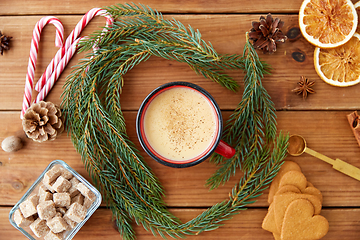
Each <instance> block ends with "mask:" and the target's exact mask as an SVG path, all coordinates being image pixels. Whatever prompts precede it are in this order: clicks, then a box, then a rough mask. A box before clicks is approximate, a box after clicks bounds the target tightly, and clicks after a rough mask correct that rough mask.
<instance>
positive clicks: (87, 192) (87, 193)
mask: <svg viewBox="0 0 360 240" xmlns="http://www.w3.org/2000/svg"><path fill="white" fill-rule="evenodd" d="M76 188H77V189H78V190H79V191H80V192H81V194H82V195H84V196H85V197H86V198H89V199H91V200H95V198H96V196H95V193H93V192H92V191H91V190H90V189H89V188H87V187H86V186H85V185H84V184H83V183H79V184H78V185H77V186H76Z"/></svg>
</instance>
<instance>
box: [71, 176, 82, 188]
mask: <svg viewBox="0 0 360 240" xmlns="http://www.w3.org/2000/svg"><path fill="white" fill-rule="evenodd" d="M70 182H71V185H72V186H74V187H76V185H78V184H79V183H80V181H79V180H78V179H77V178H76V177H73V178H72V179H70Z"/></svg>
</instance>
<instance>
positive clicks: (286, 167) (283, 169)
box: [268, 161, 301, 203]
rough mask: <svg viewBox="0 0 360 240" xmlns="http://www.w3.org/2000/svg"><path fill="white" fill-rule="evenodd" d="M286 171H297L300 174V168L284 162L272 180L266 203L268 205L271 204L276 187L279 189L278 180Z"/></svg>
mask: <svg viewBox="0 0 360 240" xmlns="http://www.w3.org/2000/svg"><path fill="white" fill-rule="evenodd" d="M288 171H299V172H301V168H300V166H299V165H298V164H297V163H295V162H293V161H284V163H283V164H282V166H281V168H280V170H279V172H278V174H277V175H276V176H275V177H274V179H273V180H272V183H271V185H270V189H269V196H268V202H269V203H271V202H272V201H273V197H274V195H275V193H276V192H277V190H278V187H279V182H280V179H281V178H282V176H283V175H284V174H285V173H286V172H288Z"/></svg>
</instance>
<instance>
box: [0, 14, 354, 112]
mask: <svg viewBox="0 0 360 240" xmlns="http://www.w3.org/2000/svg"><path fill="white" fill-rule="evenodd" d="M0 9H1V7H0ZM59 17H60V19H61V21H62V22H63V23H64V26H65V29H66V34H65V35H68V34H69V33H70V31H71V30H72V29H73V27H74V26H75V25H76V23H77V22H78V20H79V19H80V16H59ZM166 17H169V18H170V17H175V18H176V19H178V20H180V21H182V22H183V23H184V24H185V25H187V24H191V25H192V26H193V27H194V28H195V29H200V31H201V33H202V35H203V39H205V40H206V41H211V42H212V44H213V46H214V48H215V49H216V50H217V51H218V52H219V53H223V54H232V53H238V54H241V53H242V49H243V46H244V42H245V32H246V31H248V30H249V29H250V27H251V21H254V20H257V19H258V18H259V15H171V16H166ZM39 18H40V17H39V16H30V17H29V16H26V17H0V26H4V27H3V29H2V31H3V32H4V33H6V34H8V35H10V36H13V37H14V39H13V40H12V42H11V50H10V51H7V52H5V53H4V56H1V57H0V72H1V75H0V109H1V110H19V109H21V105H22V99H23V92H24V84H25V76H26V72H27V64H28V57H29V49H30V41H31V36H32V30H33V26H34V25H35V23H36V22H37V21H38V20H39ZM281 18H282V19H283V20H284V21H285V23H286V24H285V26H284V31H285V32H287V31H288V29H291V28H293V27H297V25H298V23H297V21H298V19H297V15H286V16H281ZM104 21H105V20H104V19H103V18H100V17H98V18H96V19H95V20H94V22H91V23H90V25H89V26H88V27H87V28H86V29H85V31H84V33H83V35H86V34H89V33H90V32H92V31H94V30H95V29H98V28H99V26H101V25H104ZM54 31H55V30H54V28H53V27H52V26H49V27H46V28H45V29H44V31H43V34H42V38H41V41H40V51H39V58H38V65H37V68H36V69H37V70H36V77H39V76H40V75H41V74H42V72H43V71H44V69H45V67H46V66H47V64H48V63H49V62H50V60H51V59H52V57H53V56H54V54H55V52H56V48H55V47H54ZM313 51H314V47H313V46H311V45H310V44H309V43H308V42H306V41H305V40H304V38H302V37H300V38H299V39H298V40H296V41H294V42H290V41H288V42H287V43H285V44H283V45H280V46H279V47H278V51H277V52H276V53H275V54H273V55H264V54H262V53H261V52H259V55H260V57H261V59H262V60H264V61H266V62H267V63H269V64H270V65H271V66H272V67H273V70H272V71H271V73H272V74H271V75H267V76H266V77H265V79H264V80H263V84H264V86H265V87H266V89H267V91H268V92H269V94H270V95H271V97H272V100H273V101H274V103H275V105H276V108H277V109H286V110H292V109H295V110H304V109H311V110H319V109H326V110H331V109H334V110H348V109H352V110H355V109H357V108H358V106H359V103H358V99H357V96H358V95H359V91H360V85H357V86H354V87H349V88H337V87H333V86H330V85H328V84H326V83H325V82H323V81H322V80H321V79H320V78H319V77H318V75H317V74H316V72H315V70H314V67H313ZM293 53H299V54H303V56H304V57H305V60H304V61H303V62H297V61H295V60H294V58H293ZM81 57H83V55H81V54H80V55H77V56H75V57H74V59H73V60H72V61H71V62H70V64H69V65H68V67H67V68H66V69H65V71H64V73H63V74H62V75H61V77H60V79H59V81H58V82H57V84H56V85H55V87H54V88H53V90H52V91H51V93H50V94H49V96H48V97H47V100H48V101H52V102H55V103H60V95H61V93H62V86H63V84H64V83H65V79H66V76H67V75H68V74H69V73H70V72H71V70H72V69H71V66H74V65H75V64H76V63H77V62H78V60H79V59H80V58H81ZM160 69H161V71H160ZM299 69H301V72H299ZM229 74H230V75H231V76H232V77H234V78H235V79H236V81H238V82H239V83H240V85H241V87H242V78H243V76H244V75H243V73H242V72H241V71H234V72H230V73H229ZM301 74H302V75H304V76H306V77H308V78H309V79H310V80H312V81H315V82H316V84H315V86H314V90H315V91H316V93H315V94H311V95H310V96H309V97H308V98H307V99H306V100H303V99H301V97H300V96H298V95H296V94H294V93H293V92H291V90H292V89H294V88H295V87H296V86H297V82H298V81H299V79H300V75H301ZM179 80H182V81H190V82H194V83H197V84H199V85H200V86H202V87H204V88H205V89H206V90H208V91H209V92H210V93H211V94H212V95H213V96H214V98H215V100H216V101H217V102H218V103H219V105H220V107H221V108H222V109H234V108H235V107H236V106H237V104H238V103H239V101H240V99H241V94H242V91H243V88H241V89H240V91H239V92H238V93H232V92H230V91H228V90H226V89H224V88H221V87H219V86H218V85H217V84H216V83H213V82H211V81H209V80H207V79H204V78H203V77H202V76H197V75H196V74H195V73H194V72H193V71H192V70H191V69H190V68H189V67H188V66H187V65H186V64H182V63H178V62H174V61H167V60H164V59H160V58H155V57H153V58H150V60H148V61H147V62H145V63H142V64H140V65H139V66H137V67H136V68H135V69H133V70H132V71H131V72H129V73H128V74H127V75H126V76H125V86H124V91H123V94H122V106H123V109H125V110H136V109H137V108H138V107H139V105H140V103H141V101H142V100H143V99H144V97H145V96H146V95H147V94H148V93H149V92H150V91H151V90H152V89H154V88H155V87H157V86H159V85H161V84H163V83H166V82H170V81H179ZM35 81H37V79H36V80H35Z"/></svg>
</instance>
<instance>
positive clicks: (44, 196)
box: [39, 192, 53, 202]
mask: <svg viewBox="0 0 360 240" xmlns="http://www.w3.org/2000/svg"><path fill="white" fill-rule="evenodd" d="M52 199H53V194H52V193H51V192H45V193H43V194H41V195H39V202H44V201H48V200H52Z"/></svg>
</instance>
